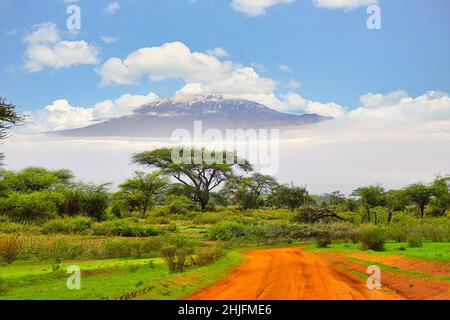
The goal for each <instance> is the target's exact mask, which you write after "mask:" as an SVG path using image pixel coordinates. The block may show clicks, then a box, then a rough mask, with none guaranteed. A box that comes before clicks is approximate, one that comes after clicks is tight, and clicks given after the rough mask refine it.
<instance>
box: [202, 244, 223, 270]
mask: <svg viewBox="0 0 450 320" xmlns="http://www.w3.org/2000/svg"><path fill="white" fill-rule="evenodd" d="M224 255H225V251H224V250H223V248H222V247H220V246H212V247H208V248H201V249H200V250H199V251H198V253H197V257H196V258H195V264H196V265H197V266H204V265H208V264H211V263H213V262H216V261H217V260H219V259H220V258H222V257H223V256H224Z"/></svg>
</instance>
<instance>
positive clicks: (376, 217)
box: [374, 212, 378, 224]
mask: <svg viewBox="0 0 450 320" xmlns="http://www.w3.org/2000/svg"><path fill="white" fill-rule="evenodd" d="M374 216H375V219H374V221H375V224H377V223H378V215H377V213H376V212H375V213H374Z"/></svg>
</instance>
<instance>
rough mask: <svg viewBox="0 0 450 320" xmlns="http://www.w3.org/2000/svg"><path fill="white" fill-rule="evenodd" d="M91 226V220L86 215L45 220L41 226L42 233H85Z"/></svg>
mask: <svg viewBox="0 0 450 320" xmlns="http://www.w3.org/2000/svg"><path fill="white" fill-rule="evenodd" d="M91 226H92V220H91V219H90V218H87V217H75V218H67V217H66V218H60V219H54V220H50V221H48V222H46V223H45V224H44V225H43V226H42V232H43V233H46V234H48V233H64V234H71V233H78V234H86V233H88V231H89V230H90V228H91Z"/></svg>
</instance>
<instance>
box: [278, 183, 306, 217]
mask: <svg viewBox="0 0 450 320" xmlns="http://www.w3.org/2000/svg"><path fill="white" fill-rule="evenodd" d="M270 201H271V203H272V205H274V206H276V207H278V208H288V209H290V210H291V211H294V210H295V209H297V208H299V207H301V206H303V205H306V204H309V203H312V202H314V200H312V198H311V196H310V195H309V193H308V190H307V189H306V188H305V187H297V186H294V185H279V186H277V187H276V188H275V189H274V190H273V192H272V194H271V195H270Z"/></svg>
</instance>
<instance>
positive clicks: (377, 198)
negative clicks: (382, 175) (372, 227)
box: [353, 185, 386, 224]
mask: <svg viewBox="0 0 450 320" xmlns="http://www.w3.org/2000/svg"><path fill="white" fill-rule="evenodd" d="M353 195H354V196H357V197H359V201H360V203H361V205H362V206H363V207H364V209H365V210H366V219H365V221H366V222H371V210H372V209H374V208H376V207H378V206H382V205H384V204H385V201H386V193H385V191H384V189H383V187H381V186H379V185H376V186H368V187H361V188H358V189H356V190H355V191H353ZM374 222H375V224H377V222H378V221H377V215H376V214H375V220H374Z"/></svg>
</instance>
